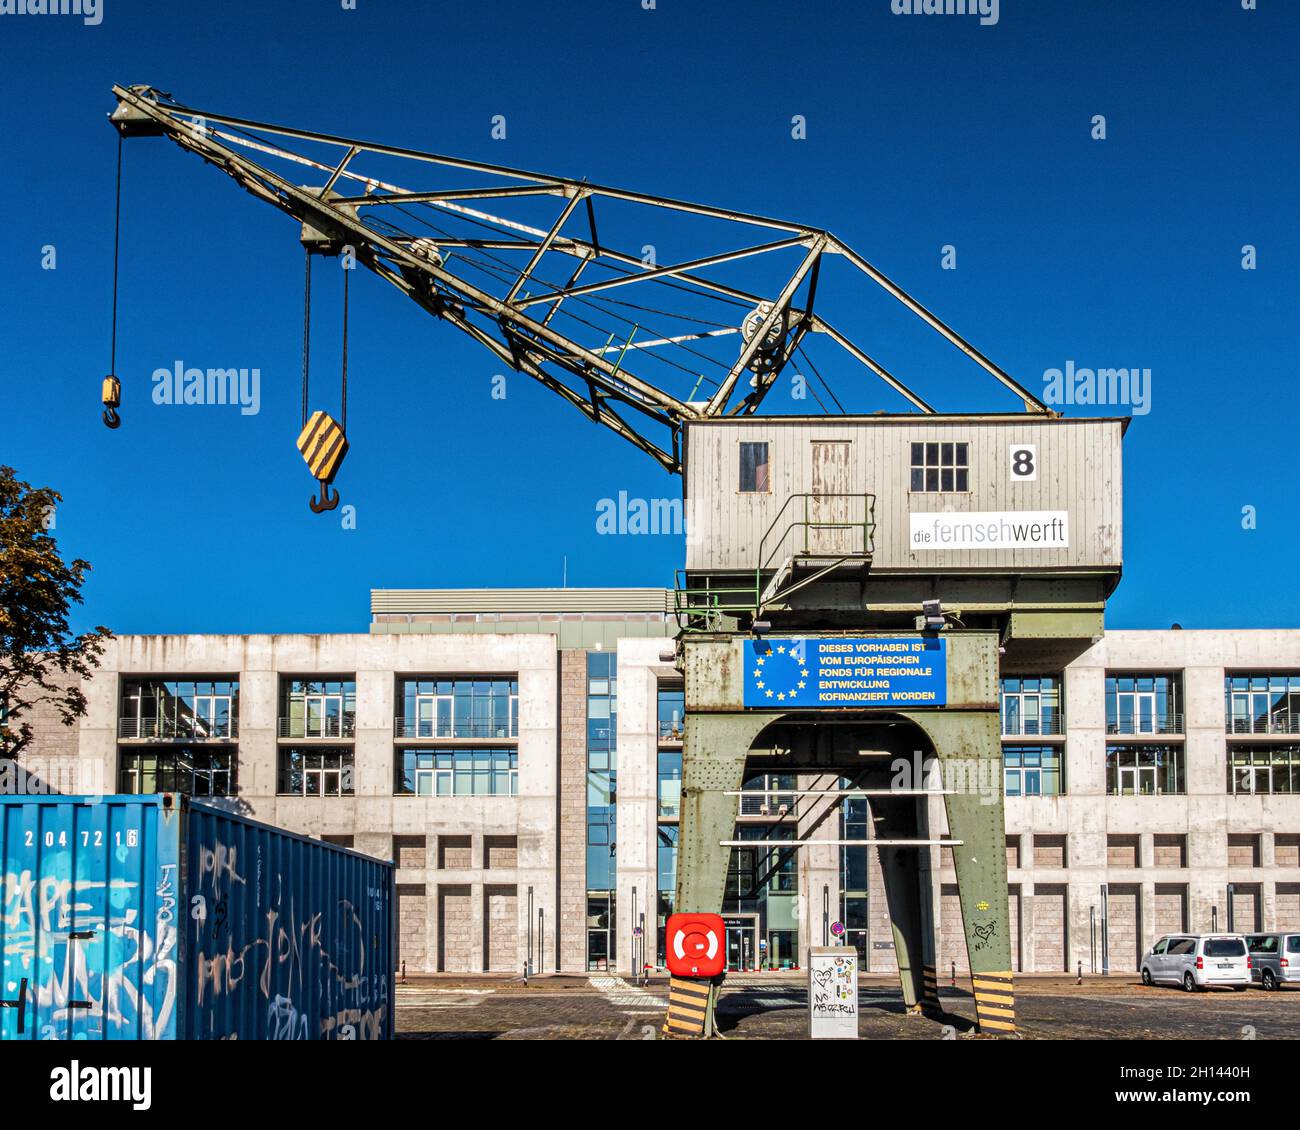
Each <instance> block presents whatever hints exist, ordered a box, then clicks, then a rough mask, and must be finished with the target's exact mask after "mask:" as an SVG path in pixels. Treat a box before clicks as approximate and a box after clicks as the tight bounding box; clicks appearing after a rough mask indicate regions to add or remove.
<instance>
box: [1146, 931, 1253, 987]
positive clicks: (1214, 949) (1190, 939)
mask: <svg viewBox="0 0 1300 1130" xmlns="http://www.w3.org/2000/svg"><path fill="white" fill-rule="evenodd" d="M1250 965H1251V962H1250V954H1249V953H1248V952H1247V949H1246V939H1245V937H1244V936H1243V935H1241V934H1167V935H1166V936H1165V937H1163V938H1161V939H1160V940H1159V941H1158V942H1156V944H1155V945H1154V946H1152V947H1151V948H1150V949H1149V950H1147V952H1146V953H1145V954H1144V955H1143V957H1142V983H1143V984H1144V985H1151V984H1157V983H1160V984H1167V985H1182V987H1183V988H1184V989H1185V990H1187V992H1189V993H1192V992H1195V991H1196V990H1197V989H1208V988H1211V987H1212V986H1215V985H1227V986H1230V987H1231V988H1232V989H1233V990H1234V991H1236V992H1244V991H1245V989H1246V987H1247V986H1248V985H1249V984H1250Z"/></svg>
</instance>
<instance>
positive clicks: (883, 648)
mask: <svg viewBox="0 0 1300 1130" xmlns="http://www.w3.org/2000/svg"><path fill="white" fill-rule="evenodd" d="M947 644H948V641H947V640H945V639H944V638H943V637H941V636H873V637H833V638H820V637H818V638H812V639H809V638H806V637H802V638H799V637H797V638H792V639H757V640H746V641H745V681H744V704H745V706H747V707H758V708H765V709H768V710H805V709H826V708H840V709H843V708H845V707H859V708H863V709H871V708H881V707H891V706H942V705H943V704H944V702H945V701H946V700H947V684H948V666H947V659H948V652H947Z"/></svg>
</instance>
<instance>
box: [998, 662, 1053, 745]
mask: <svg viewBox="0 0 1300 1130" xmlns="http://www.w3.org/2000/svg"><path fill="white" fill-rule="evenodd" d="M1002 732H1003V733H1004V734H1007V735H1009V736H1013V737H1027V738H1028V737H1040V736H1044V735H1053V736H1055V735H1059V734H1062V733H1064V732H1065V718H1064V716H1063V712H1062V710H1061V680H1060V678H1059V677H1058V676H1055V675H1034V676H1030V677H1026V678H1019V677H1017V678H1007V679H1003V680H1002Z"/></svg>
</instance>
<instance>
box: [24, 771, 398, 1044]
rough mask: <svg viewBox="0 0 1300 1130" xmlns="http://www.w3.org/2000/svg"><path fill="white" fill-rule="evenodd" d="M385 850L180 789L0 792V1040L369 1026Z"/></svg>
mask: <svg viewBox="0 0 1300 1130" xmlns="http://www.w3.org/2000/svg"><path fill="white" fill-rule="evenodd" d="M395 906H396V897H395V888H394V868H393V865H392V864H391V863H387V862H384V861H382V860H378V859H372V858H370V857H369V856H365V855H361V854H359V853H358V852H354V851H348V850H347V849H345V848H340V847H335V846H333V845H332V844H325V843H321V842H319V841H317V840H311V839H308V838H307V837H305V836H298V835H294V834H292V833H290V832H285V831H282V830H280V829H278V828H272V827H270V826H269V825H267V824H260V823H257V822H256V821H253V820H248V819H245V818H244V817H242V816H238V815H235V814H233V813H230V812H227V811H225V810H223V809H219V808H216V807H213V806H210V805H206V804H200V803H197V802H193V801H190V800H187V799H185V798H182V797H179V796H173V795H170V794H162V795H158V796H105V797H60V796H46V797H0V960H2V961H3V974H2V976H0V1040H12V1039H33V1040H36V1039H48V1040H177V1039H188V1040H221V1039H241V1040H263V1039H265V1040H282V1039H292V1040H340V1039H356V1040H383V1039H390V1038H391V1037H392V1031H393V961H394V954H395V948H394V947H395V943H394V929H395V919H394V915H395Z"/></svg>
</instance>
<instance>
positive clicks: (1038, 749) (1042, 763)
mask: <svg viewBox="0 0 1300 1130" xmlns="http://www.w3.org/2000/svg"><path fill="white" fill-rule="evenodd" d="M1061 764H1062V759H1061V747H1060V746H1054V745H1041V746H1022V745H1008V746H1003V747H1002V773H1003V779H1004V781H1005V784H1006V794H1007V796H1060V795H1061V794H1063V793H1064V792H1065V789H1064V787H1063V780H1062V774H1061Z"/></svg>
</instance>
